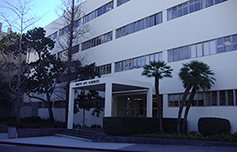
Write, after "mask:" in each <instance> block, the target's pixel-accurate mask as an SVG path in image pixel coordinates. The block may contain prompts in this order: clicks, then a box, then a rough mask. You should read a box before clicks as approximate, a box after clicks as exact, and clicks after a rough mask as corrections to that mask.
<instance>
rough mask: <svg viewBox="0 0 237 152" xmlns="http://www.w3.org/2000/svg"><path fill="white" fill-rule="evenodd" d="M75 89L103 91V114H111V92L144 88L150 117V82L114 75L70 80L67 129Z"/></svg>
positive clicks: (70, 124)
mask: <svg viewBox="0 0 237 152" xmlns="http://www.w3.org/2000/svg"><path fill="white" fill-rule="evenodd" d="M75 89H85V90H96V91H103V92H105V109H104V116H105V117H111V116H112V102H113V99H112V94H113V92H118V91H131V90H146V91H147V110H146V111H147V113H146V116H147V117H152V83H148V82H141V81H135V80H129V79H121V78H115V77H104V78H96V79H91V80H85V81H79V82H71V84H70V91H69V93H70V97H69V105H68V125H67V128H68V129H72V127H73V109H74V107H73V106H74V93H75Z"/></svg>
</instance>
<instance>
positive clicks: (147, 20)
mask: <svg viewBox="0 0 237 152" xmlns="http://www.w3.org/2000/svg"><path fill="white" fill-rule="evenodd" d="M148 27H150V17H147V18H146V28H148Z"/></svg>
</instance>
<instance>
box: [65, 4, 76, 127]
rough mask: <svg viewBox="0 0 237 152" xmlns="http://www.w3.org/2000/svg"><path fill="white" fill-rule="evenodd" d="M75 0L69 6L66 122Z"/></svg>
mask: <svg viewBox="0 0 237 152" xmlns="http://www.w3.org/2000/svg"><path fill="white" fill-rule="evenodd" d="M74 6H75V0H72V6H71V9H72V10H71V14H70V15H71V16H70V26H69V34H70V35H69V44H68V61H67V68H68V71H67V76H68V78H67V85H66V86H67V89H66V107H65V122H66V123H67V117H68V103H69V89H70V88H69V87H70V83H71V79H72V78H71V73H72V71H71V67H72V65H71V64H72V63H71V62H72V43H73V38H74V35H73V32H74V30H73V26H74V18H75V12H74V11H75V8H74Z"/></svg>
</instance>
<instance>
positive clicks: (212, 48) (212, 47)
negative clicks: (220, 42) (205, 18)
mask: <svg viewBox="0 0 237 152" xmlns="http://www.w3.org/2000/svg"><path fill="white" fill-rule="evenodd" d="M210 54H216V41H215V40H213V41H210Z"/></svg>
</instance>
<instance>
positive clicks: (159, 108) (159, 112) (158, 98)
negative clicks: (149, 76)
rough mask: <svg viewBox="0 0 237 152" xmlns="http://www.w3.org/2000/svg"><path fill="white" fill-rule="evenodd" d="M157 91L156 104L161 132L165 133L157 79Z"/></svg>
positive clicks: (156, 80)
mask: <svg viewBox="0 0 237 152" xmlns="http://www.w3.org/2000/svg"><path fill="white" fill-rule="evenodd" d="M155 90H156V102H157V110H158V118H159V124H160V126H159V128H160V131H163V125H162V114H161V102H160V92H159V79H158V78H155Z"/></svg>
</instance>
